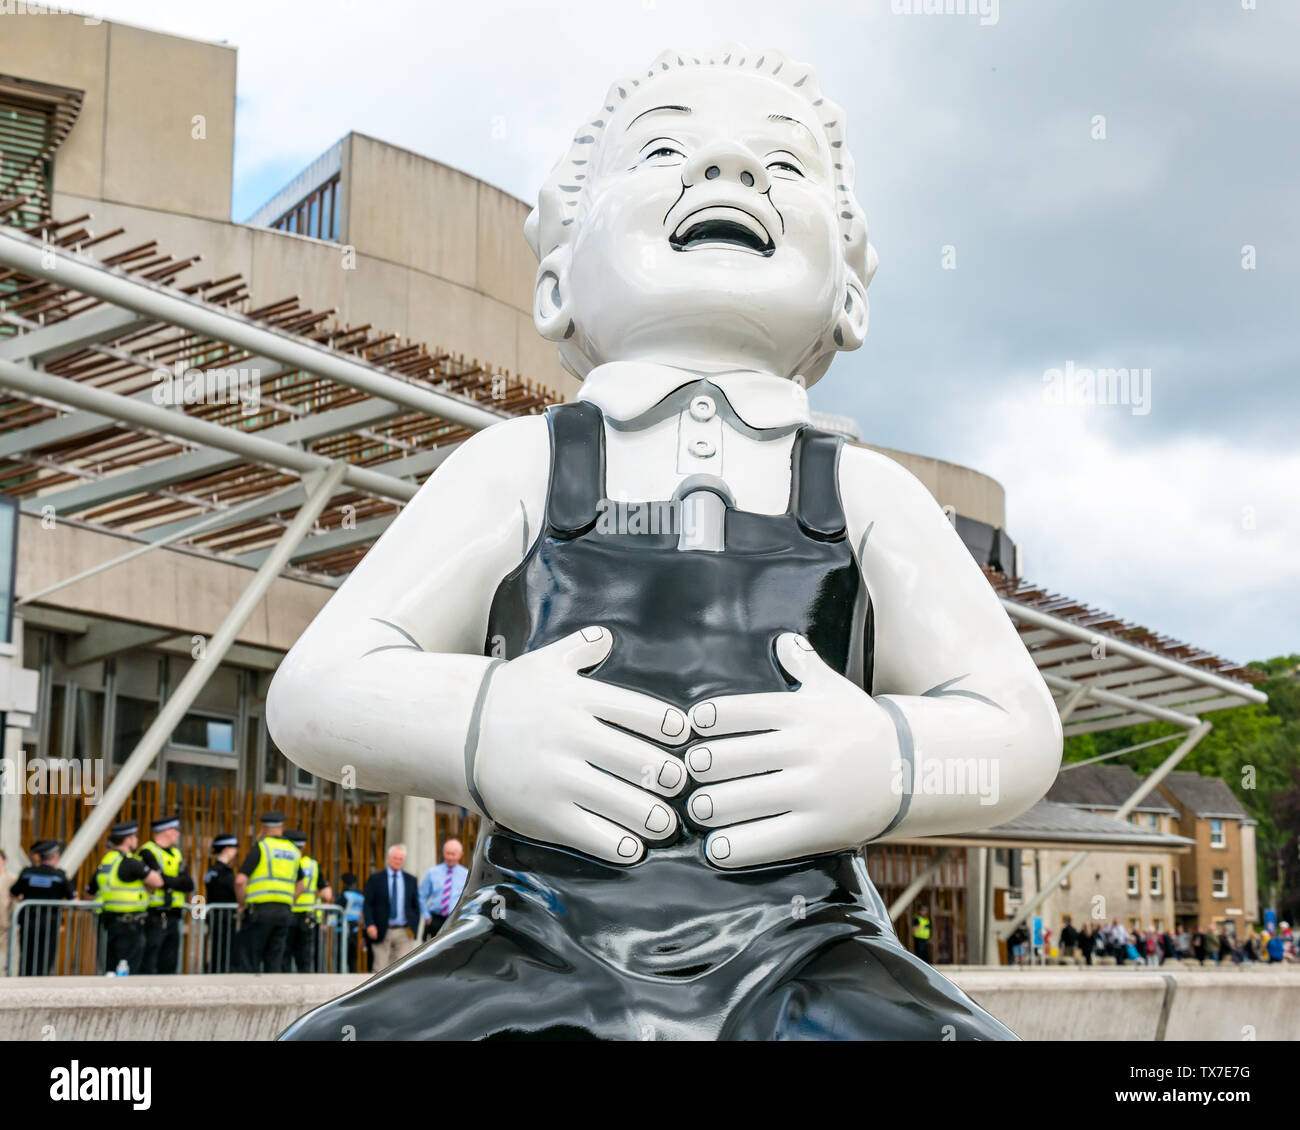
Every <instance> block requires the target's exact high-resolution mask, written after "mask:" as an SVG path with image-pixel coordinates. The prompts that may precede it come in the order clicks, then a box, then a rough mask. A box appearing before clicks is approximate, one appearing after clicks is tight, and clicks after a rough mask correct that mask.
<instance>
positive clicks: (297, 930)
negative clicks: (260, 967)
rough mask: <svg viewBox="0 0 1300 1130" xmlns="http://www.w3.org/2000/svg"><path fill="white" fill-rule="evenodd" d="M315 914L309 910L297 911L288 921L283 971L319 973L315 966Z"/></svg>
mask: <svg viewBox="0 0 1300 1130" xmlns="http://www.w3.org/2000/svg"><path fill="white" fill-rule="evenodd" d="M317 936H318V925H317V922H316V915H315V914H314V913H312V912H311V911H309V910H303V911H297V912H295V913H294V914H293V915H292V921H291V922H290V923H289V935H288V938H287V939H286V941H285V946H284V972H285V973H294V972H297V973H319V972H320V970H319V969H317V968H316V939H317Z"/></svg>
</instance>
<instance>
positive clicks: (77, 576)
mask: <svg viewBox="0 0 1300 1130" xmlns="http://www.w3.org/2000/svg"><path fill="white" fill-rule="evenodd" d="M297 489H298V484H297V483H293V484H292V485H291V486H287V487H281V488H280V489H279V490H277V491H272V492H271V493H270V494H268V495H267V496H266V497H265V498H259V499H256V500H255V502H256V503H257V504H259V505H260V504H261V503H263V502H266V501H267V499H271V498H278V497H280V496H281V495H289V494H292V493H293V492H294V491H296V490H297ZM245 505H246V506H249V507H250V508H251V505H252V504H245ZM241 509H244V507H242V506H234V507H230V508H229V509H226V510H218V511H216V513H214V514H208V515H206V516H205V517H203V518H201V519H199V520H198V521H197V522H193V523H191V524H190V525H188V526H182V527H181V528H180V529H178V530H173V531H172V532H171V533H170V534H168V535H167V536H166V537H162V538H159V539H158V540H157V541H151V542H146V543H145V544H144V545H139V546H136V548H135V549H133V550H131V551H130V552H128V553H124V554H122V555H121V556H120V557H112V558H109V560H107V561H101V562H100V563H99V564H98V565H92V566H91V567H90V568H89V569H83V570H82V571H81V572H80V573H74V574H73V575H72V576H71V577H64V578H63V580H61V581H55V582H54V583H53V584H52V585H46V586H45V587H44V588H43V589H37V590H36V591H35V592H32V593H28V594H27V595H26V596H20V597H19V598H18V599H17V600H15V601H14V605H15V606H17V605H20V604H30V603H31V602H32V601H33V600H39V599H40V598H41V597H43V596H49V595H50V593H52V592H58V590H59V589H61V588H66V587H67V586H68V585H74V584H76V583H77V582H78V581H84V580H85V579H86V578H87V577H93V576H94V575H95V574H96V573H102V572H104V570H106V569H112V568H113V567H114V566H115V565H122V564H125V563H126V562H127V561H132V560H134V559H135V558H137V557H142V556H143V555H144V554H146V553H148V552H149V551H150V550H154V549H161V548H162V547H163V546H165V545H171V543H172V542H174V541H180V540H181V539H182V538H188V537H193V536H194V535H195V534H197V533H198V532H199V531H200V530H203V529H205V528H207V527H208V526H213V525H218V524H219V523H222V522H232V521H234V520H235V515H236V514H237V512H238V511H239V510H241Z"/></svg>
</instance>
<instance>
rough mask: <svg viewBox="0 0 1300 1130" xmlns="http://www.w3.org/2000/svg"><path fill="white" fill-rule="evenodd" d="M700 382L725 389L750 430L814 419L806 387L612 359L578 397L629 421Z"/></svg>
mask: <svg viewBox="0 0 1300 1130" xmlns="http://www.w3.org/2000/svg"><path fill="white" fill-rule="evenodd" d="M699 380H707V381H709V382H710V383H711V384H714V385H716V386H717V387H718V388H720V389H721V390H722V392H723V393H724V394H725V395H726V397H727V400H728V401H729V402H730V404H731V406H732V408H734V409H735V410H736V415H738V416H739V417H740V418H741V419H742V420H743V421H744V422H745V423H746V424H748V425H749V426H750V427H751V428H761V429H767V428H783V427H789V426H790V425H792V424H807V423H809V422H810V420H811V417H810V415H809V411H808V392H807V390H806V389H805V388H804V387H803V386H802V385H800V384H798V383H797V382H795V381H790V380H786V379H785V378H784V377H776V376H772V375H771V374H770V373H757V372H753V371H752V370H745V369H731V370H729V371H727V372H724V373H708V372H696V371H694V370H691V369H676V368H673V367H672V366H670V365H656V364H653V363H652V362H648V361H610V362H607V363H606V364H604V365H597V366H596V368H594V369H592V370H591V372H590V373H588V374H587V377H586V379H585V380H584V381H583V382H582V391H581V392H579V393H578V399H579V400H585V401H587V402H589V403H591V404H594V405H596V407H598V408H599V409H600V410H601V411H602V412H603V413H604V414H605V415H606V416H610V417H612V418H613V419H615V420H630V419H633V418H634V417H636V416H639V415H641V413H643V412H645V411H647V410H648V409H650V408H653V407H654V406H655V405H656V404H658V403H659V401H661V400H663V398H664V397H666V396H668V395H670V394H671V393H673V392H675V391H676V390H677V389H679V388H681V387H682V386H683V385H688V384H693V383H694V382H696V381H699Z"/></svg>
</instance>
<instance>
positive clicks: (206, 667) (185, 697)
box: [62, 463, 347, 872]
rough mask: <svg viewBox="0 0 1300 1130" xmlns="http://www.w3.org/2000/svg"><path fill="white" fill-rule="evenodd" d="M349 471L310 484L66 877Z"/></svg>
mask: <svg viewBox="0 0 1300 1130" xmlns="http://www.w3.org/2000/svg"><path fill="white" fill-rule="evenodd" d="M346 469H347V465H346V464H344V463H335V464H333V465H332V466H331V467H330V469H329V470H328V471H326V472H325V474H324V475H323V476H322V477H321V478H320V479H319V481H316V482H311V483H309V484H308V486H309V490H310V493H309V494H308V495H307V501H306V502H305V503H304V504H303V506H302V508H301V509H300V510H299V511H298V513H297V514H296V515H294V519H293V521H292V522H290V523H289V527H288V529H286V530H285V531H284V534H283V535H282V536H281V538H280V540H279V541H278V542H276V545H275V549H274V550H273V551H272V552H271V555H270V556H269V557H268V558H267V559H266V560H265V561H264V562H263V563H262V566H261V568H259V569H258V570H257V572H256V573H255V574H254V575H253V579H252V581H251V582H250V583H249V585H248V588H246V589H245V590H244V591H243V593H241V594H240V597H239V599H238V600H237V601H235V605H234V607H233V608H231V610H230V612H229V613H228V614H227V616H226V618H225V619H224V620H223V621H222V622H221V627H219V628H218V629H217V630H216V632H215V633H214V634H213V636H212V639H210V640H209V641H208V645H207V647H206V648H205V649H204V652H203V655H202V656H201V657H200V658H199V659H197V660H196V661H195V662H194V664H193V666H191V667H190V669H189V671H188V672H187V673H186V675H185V678H183V679H182V680H181V682H180V685H179V686H177V688H176V690H175V692H174V693H173V694H172V695H171V697H170V698H168V700H167V702H166V703H165V704H164V706H163V708H162V710H160V711H159V712H158V717H157V718H155V719H154V722H153V725H151V726H150V727H149V729H148V730H146V731H145V733H144V736H143V737H142V738H141V739H140V744H139V745H137V746H136V747H135V749H134V750H132V751H131V756H130V757H128V758H127V759H126V763H125V764H124V765H123V766H122V768H121V769H120V770H119V771H118V774H117V776H116V777H114V778H113V782H112V784H110V785H109V786H108V788H107V789H105V790H104V797H103V799H102V800H101V801H100V802H99V804H97V805H96V806H95V808H94V810H93V811H92V812H91V814H90V816H89V817H88V818H87V819H86V820H85V821H83V822H82V825H81V827H80V828H78V829H77V832H76V834H75V835H74V836H73V837H72V842H71V843H70V844H68V848H67V850H66V851H65V852H64V853H63V857H62V863H63V869H64V870H65V871H68V872H75V871H76V870H77V868H78V867H80V866H81V862H82V860H84V859H85V858H86V856H87V855H89V854H90V850H91V848H93V847H94V846H95V844H96V843H98V842H99V837H100V836H101V835H103V833H104V830H105V829H106V828H107V827H108V826H109V824H111V823H112V821H113V817H114V815H115V814H116V813H117V811H118V810H119V809H120V808H121V807H122V805H123V804H124V803H125V801H126V799H127V797H129V796H130V795H131V791H132V790H133V789H134V788H135V786H136V785H137V784H138V783H139V781H140V778H141V777H143V776H144V774H145V772H146V771H147V770H148V768H149V766H150V765H152V764H153V761H154V758H155V757H157V756H158V753H159V751H160V750H161V749H162V747H163V745H164V744H165V743H166V742H167V739H168V738H170V737H171V733H172V731H173V730H175V729H176V726H177V725H178V724H179V722H180V720H181V719H182V718H183V717H184V716H185V712H186V711H187V710H189V708H190V706H191V705H192V704H193V702H194V700H195V698H197V697H198V694H199V692H200V691H201V690H202V689H203V686H204V684H205V683H207V681H208V679H209V678H210V677H211V676H212V673H213V672H214V671H215V670H216V669H217V667H218V666H219V665H220V663H221V660H222V659H223V658H225V655H226V652H228V651H229V650H230V647H231V645H232V644H233V643H234V642H235V637H236V636H237V635H238V634H239V632H240V631H241V630H242V629H243V627H244V625H245V624H246V623H247V622H248V618H249V617H250V616H251V615H252V614H253V612H254V610H255V609H256V608H257V606H258V605H259V604H260V603H261V602H262V598H263V597H264V596H266V593H267V590H268V589H269V588H270V587H271V583H272V582H273V581H274V580H275V579H276V577H278V576H279V575H280V570H281V569H283V568H284V566H285V564H286V563H287V562H288V560H289V557H290V555H292V553H293V551H294V550H295V549H296V548H297V547H298V543H299V542H300V541H302V539H303V538H304V537H305V536H306V535H307V532H308V531H309V530H310V529H311V528H312V524H313V523H314V522H315V521H316V519H317V518H318V517H319V516H320V512H321V511H322V510H323V509H324V508H325V505H326V503H328V502H329V500H330V498H331V497H332V496H333V494H334V492H335V490H336V489H337V488H338V485H339V483H340V482H342V481H343V477H344V472H345V470H346Z"/></svg>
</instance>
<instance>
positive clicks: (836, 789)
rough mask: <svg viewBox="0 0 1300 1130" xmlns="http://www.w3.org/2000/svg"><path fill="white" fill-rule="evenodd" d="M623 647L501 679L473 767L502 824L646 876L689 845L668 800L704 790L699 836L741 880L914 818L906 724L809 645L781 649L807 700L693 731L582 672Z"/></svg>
mask: <svg viewBox="0 0 1300 1130" xmlns="http://www.w3.org/2000/svg"><path fill="white" fill-rule="evenodd" d="M613 643H614V641H613V636H612V635H611V633H610V632H609V631H608V630H607V629H605V628H600V627H590V628H584V629H582V630H581V631H578V632H574V633H573V634H571V635H569V636H566V637H565V638H564V639H561V640H557V641H556V642H555V643H552V644H549V645H548V646H546V647H543V648H539V649H537V650H536V651H532V652H528V653H527V654H525V655H522V656H520V657H519V658H517V659H513V660H510V661H509V662H506V663H504V664H502V665H500V666H498V667H497V668H496V669H495V670H494V671H493V672H492V674H491V681H490V683H489V689H488V692H487V695H486V697H485V698H484V701H483V704H482V716H481V719H480V726H479V736H478V741H477V743H476V745H475V747H474V749H473V750H472V751H471V752H472V757H471V758H470V760H469V763H468V766H467V768H468V771H469V772H470V773H472V775H473V783H474V784H475V785H476V786H477V790H478V793H479V796H480V797H481V798H482V800H483V803H484V804H485V805H486V807H487V809H488V814H489V815H490V816H491V817H492V819H494V820H497V821H499V822H500V823H501V824H503V825H504V826H505V827H508V828H511V829H513V830H514V831H516V832H519V833H521V834H522V835H525V836H529V837H531V838H533V839H538V840H542V841H545V842H548V843H556V844H560V845H562V846H565V847H570V848H574V849H576V850H578V851H582V852H585V853H586V854H588V855H593V856H596V857H597V858H599V859H603V860H607V861H609V862H612V863H635V862H637V861H638V860H639V859H641V858H642V856H643V855H644V854H645V851H646V844H647V843H655V842H662V841H664V840H667V839H669V838H670V837H672V836H673V835H674V834H675V833H676V831H677V816H676V814H675V813H674V811H673V809H672V807H671V806H670V805H667V804H664V803H662V802H661V800H662V798H666V797H676V796H679V795H680V794H682V793H683V792H684V791H686V790H688V789H690V790H692V791H691V792H690V795H689V799H688V801H687V805H686V808H687V811H688V813H689V816H690V820H691V822H692V823H693V824H695V825H697V826H699V827H701V828H708V829H712V831H711V832H710V833H709V834H708V836H707V839H706V841H705V853H706V855H707V857H708V859H709V860H710V861H711V862H712V863H714V864H715V865H716V866H718V867H721V868H727V869H735V868H742V867H755V866H759V865H762V864H766V863H775V862H779V861H782V860H789V859H801V858H805V857H807V856H812V855H817V854H821V853H824V852H830V851H840V850H846V849H850V848H853V847H856V846H857V845H859V844H861V843H863V842H865V841H866V840H868V839H870V838H872V837H873V836H876V835H879V834H880V833H881V832H882V831H884V829H885V828H886V827H887V826H888V825H889V822H890V821H891V820H892V819H893V817H894V815H895V813H896V812H897V811H898V808H899V805H900V803H901V798H900V797H899V795H898V793H897V789H896V788H894V787H891V781H892V780H894V779H896V768H897V767H896V765H895V764H894V763H895V761H896V759H897V756H898V755H897V740H896V737H895V733H894V727H893V723H892V721H891V720H890V718H889V716H888V715H887V714H886V712H885V710H884V709H883V708H882V707H881V706H880V705H879V704H878V703H876V702H875V701H874V700H873V699H872V698H871V696H870V695H868V694H866V693H865V692H864V691H863V690H861V688H859V687H857V686H855V685H854V684H853V683H851V682H850V681H849V680H848V679H846V678H844V677H843V676H842V675H840V674H839V673H838V672H836V671H834V670H832V669H831V668H830V667H828V666H827V665H826V664H825V663H824V662H823V661H822V659H821V657H820V656H819V655H818V654H817V653H816V651H814V650H813V648H812V645H811V644H809V642H808V641H807V640H806V639H804V638H803V637H802V636H799V635H796V634H795V633H793V632H787V633H784V634H782V635H781V636H779V637H778V638H777V641H776V658H777V661H778V663H779V664H780V666H781V668H782V669H783V670H784V671H785V673H786V674H787V676H789V677H790V678H791V679H792V680H794V681H795V682H796V683H798V684H799V685H798V687H797V689H795V690H794V691H792V692H791V691H775V692H770V693H758V694H741V695H732V696H719V697H715V698H711V699H708V700H706V701H703V702H700V703H696V704H695V705H694V706H692V707H691V709H690V711H689V715H690V716H689V719H688V718H687V716H686V715H685V714H683V712H682V711H681V710H679V709H677V708H676V707H674V706H671V705H669V704H667V703H664V702H660V701H659V700H658V699H655V698H653V697H651V696H649V695H644V694H640V693H639V692H636V691H630V690H626V689H624V688H622V687H615V686H612V685H610V684H608V683H602V682H600V681H599V680H597V679H591V678H586V677H584V676H583V675H582V674H581V672H582V671H586V670H590V669H591V668H593V667H595V666H596V665H598V664H599V663H600V662H602V661H603V660H604V659H605V657H606V656H607V655H608V654H609V652H610V650H611V648H612V647H613ZM696 735H698V736H696ZM644 738H650V739H653V740H654V741H657V742H662V743H664V744H667V745H670V746H676V747H680V753H677V752H674V753H667V752H665V751H664V750H662V749H660V748H658V747H657V746H655V745H652V744H650V743H648V742H646V741H645V740H643V739H644Z"/></svg>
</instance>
